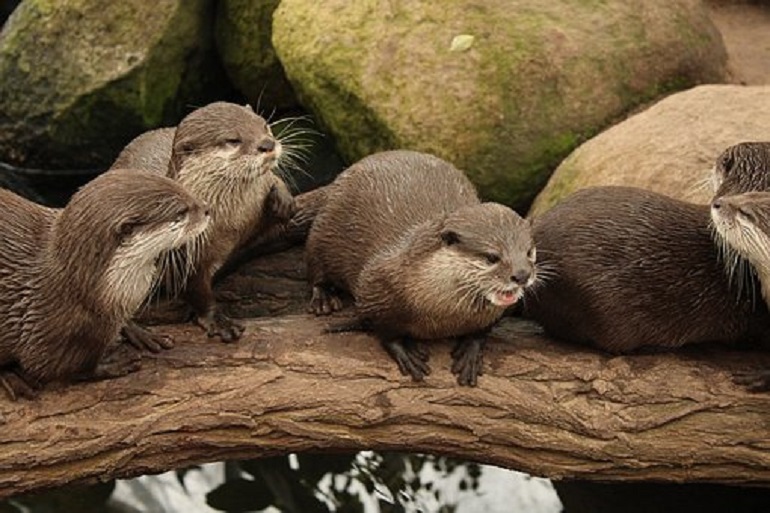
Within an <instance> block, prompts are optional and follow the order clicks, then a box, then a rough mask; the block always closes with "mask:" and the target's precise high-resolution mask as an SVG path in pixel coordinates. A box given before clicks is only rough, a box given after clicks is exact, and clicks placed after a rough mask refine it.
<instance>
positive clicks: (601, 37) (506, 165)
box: [274, 0, 721, 209]
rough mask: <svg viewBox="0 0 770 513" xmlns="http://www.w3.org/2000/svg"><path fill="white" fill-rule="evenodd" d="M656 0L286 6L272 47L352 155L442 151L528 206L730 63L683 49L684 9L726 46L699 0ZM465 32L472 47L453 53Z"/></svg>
mask: <svg viewBox="0 0 770 513" xmlns="http://www.w3.org/2000/svg"><path fill="white" fill-rule="evenodd" d="M652 3H653V4H654V5H652V6H648V5H647V4H645V6H640V4H635V3H628V2H621V1H620V0H606V1H582V2H549V1H546V0H540V1H535V2H528V3H526V5H522V4H523V2H515V3H513V4H511V3H510V2H507V1H504V0H492V1H487V2H478V1H477V0H453V1H452V2H446V3H441V4H438V3H430V2H428V3H422V4H419V5H418V6H413V8H411V9H408V10H404V9H401V8H399V7H398V6H390V7H389V8H388V9H386V10H385V11H386V12H377V10H376V9H375V6H377V5H380V4H378V3H376V2H373V1H362V2H355V3H351V2H345V1H344V0H329V2H325V3H324V5H323V7H321V6H319V5H318V4H316V3H314V2H312V1H311V0H282V2H281V6H280V7H279V8H278V10H277V11H276V15H275V24H274V31H275V32H274V43H275V46H276V50H277V52H278V54H279V55H280V57H281V59H282V61H283V63H284V65H285V67H286V70H287V74H288V76H289V79H290V81H291V82H292V83H293V84H294V85H295V88H296V90H297V91H298V93H299V94H300V99H301V101H302V102H303V104H304V105H305V106H307V107H309V108H311V110H313V111H314V113H315V114H316V115H317V117H318V118H319V119H321V120H322V121H323V123H324V125H325V126H326V127H327V128H328V130H330V131H331V133H332V134H333V136H334V138H335V140H336V141H337V143H338V146H339V149H340V150H341V152H342V153H343V154H344V155H345V156H346V157H347V158H348V159H350V160H355V159H358V158H360V157H362V156H364V155H366V154H369V153H371V152H374V151H378V150H381V149H386V148H390V147H396V146H399V147H407V148H412V149H418V150H422V151H430V152H433V153H436V154H437V155H439V156H441V157H443V158H446V159H448V160H451V161H452V162H454V163H455V164H457V165H458V166H459V167H461V168H462V169H464V170H466V171H467V172H468V174H469V176H470V177H471V179H472V180H473V181H474V183H476V184H477V186H478V187H479V189H480V192H481V194H482V195H483V196H484V197H485V198H488V199H492V200H496V201H500V202H503V203H506V204H508V205H511V206H514V207H518V208H519V209H521V208H522V207H524V206H525V205H526V204H527V203H528V202H529V200H530V199H531V198H532V197H533V196H534V195H535V194H536V193H537V192H538V191H539V189H540V188H541V187H542V186H543V184H545V182H546V181H547V180H548V177H549V175H550V174H551V172H552V171H553V169H555V168H556V166H557V165H558V164H559V163H560V161H561V160H562V159H564V158H565V157H566V156H567V155H568V154H569V153H570V152H571V151H572V150H574V149H575V148H576V147H577V145H578V144H580V143H581V142H582V141H584V140H585V139H587V138H588V137H590V136H592V135H594V134H596V133H598V132H599V131H600V130H601V129H603V128H605V127H606V126H608V125H609V124H610V123H612V122H614V121H616V120H617V119H618V117H619V116H621V115H623V113H624V112H627V111H628V110H629V109H631V108H633V107H635V106H637V105H639V104H640V103H641V102H644V101H647V100H649V99H650V98H653V97H656V96H658V95H660V94H662V93H663V92H665V91H668V90H670V88H677V87H682V86H684V85H687V84H689V80H691V79H697V77H701V76H711V75H713V74H714V70H715V69H717V68H719V66H720V64H719V63H718V62H717V63H714V62H713V61H712V60H710V59H709V58H707V56H704V55H701V54H698V53H695V54H694V53H693V52H689V51H688V50H687V48H686V47H684V46H683V45H681V44H672V41H676V34H675V33H672V31H671V29H670V27H671V23H670V21H669V20H668V16H669V15H670V14H671V13H672V12H679V11H678V10H677V9H679V10H681V11H682V12H685V13H686V14H687V16H689V18H688V19H689V20H690V24H691V25H692V26H693V28H692V30H693V31H694V32H695V33H699V34H704V33H705V34H706V36H704V37H706V39H707V40H708V41H709V44H710V45H712V46H714V47H719V45H721V42H720V41H719V40H718V38H712V37H710V36H709V35H708V27H706V28H704V26H703V23H702V20H701V19H700V18H699V14H698V9H699V7H697V6H694V4H692V3H689V2H678V1H677V2H673V4H676V5H674V6H673V7H672V6H671V5H672V3H671V2H667V1H664V0H653V2H652ZM375 12H376V14H377V15H373V14H374V13H375ZM648 24H655V25H654V26H652V27H651V28H650V29H649V30H648V29H647V27H648V26H650V25H648ZM457 34H470V35H473V36H474V44H473V46H472V47H471V48H469V49H468V50H467V51H465V52H450V51H449V45H450V42H451V41H452V38H453V37H454V36H456V35H457ZM693 63H695V65H694V66H693ZM684 69H687V71H688V72H687V73H681V72H680V71H681V70H684ZM680 77H681V78H680ZM469 105H470V106H472V108H467V107H468V106H469ZM568 186H569V184H566V185H565V187H568Z"/></svg>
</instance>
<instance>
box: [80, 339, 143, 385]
mask: <svg viewBox="0 0 770 513" xmlns="http://www.w3.org/2000/svg"><path fill="white" fill-rule="evenodd" d="M141 368H142V356H141V354H139V353H138V352H137V351H136V350H135V349H133V348H131V347H129V346H126V345H125V344H119V345H117V346H115V347H114V349H113V350H112V351H110V352H109V353H108V354H106V355H105V356H104V357H103V358H102V360H101V361H100V362H99V364H98V365H97V366H96V368H95V369H94V371H93V372H92V373H90V374H87V375H83V376H82V377H81V379H83V380H88V381H95V380H100V379H111V378H119V377H121V376H125V375H127V374H131V373H132V372H136V371H138V370H139V369H141Z"/></svg>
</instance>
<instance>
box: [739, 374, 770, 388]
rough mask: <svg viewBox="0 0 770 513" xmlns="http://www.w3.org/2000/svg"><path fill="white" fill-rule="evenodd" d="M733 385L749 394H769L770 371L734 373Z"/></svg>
mask: <svg viewBox="0 0 770 513" xmlns="http://www.w3.org/2000/svg"><path fill="white" fill-rule="evenodd" d="M733 383H735V384H736V385H743V386H744V387H746V389H747V390H748V391H749V392H770V369H763V370H753V371H738V372H734V373H733Z"/></svg>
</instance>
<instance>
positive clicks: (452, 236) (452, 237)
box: [441, 230, 460, 246]
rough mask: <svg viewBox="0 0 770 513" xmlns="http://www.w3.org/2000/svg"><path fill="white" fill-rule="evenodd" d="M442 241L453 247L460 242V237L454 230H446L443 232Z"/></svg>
mask: <svg viewBox="0 0 770 513" xmlns="http://www.w3.org/2000/svg"><path fill="white" fill-rule="evenodd" d="M441 240H443V241H444V244H446V245H447V246H451V245H452V244H457V243H458V242H460V235H458V233H457V232H455V231H452V230H444V231H443V232H441Z"/></svg>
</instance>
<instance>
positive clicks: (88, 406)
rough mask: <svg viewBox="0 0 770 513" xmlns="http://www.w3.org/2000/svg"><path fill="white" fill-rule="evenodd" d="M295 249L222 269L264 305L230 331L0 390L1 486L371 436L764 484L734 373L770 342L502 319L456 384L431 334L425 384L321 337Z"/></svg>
mask: <svg viewBox="0 0 770 513" xmlns="http://www.w3.org/2000/svg"><path fill="white" fill-rule="evenodd" d="M300 251H301V250H300V249H295V250H292V251H290V252H287V253H283V254H279V255H273V256H270V257H268V258H264V259H261V260H257V261H254V262H251V263H249V264H248V265H246V266H243V267H242V268H241V269H239V271H238V273H237V274H235V275H231V276H228V277H226V278H225V279H223V280H222V281H221V282H220V284H219V296H220V300H223V298H229V301H228V302H225V306H226V309H228V310H229V311H230V313H231V314H234V315H239V314H240V315H241V316H242V315H247V316H250V317H258V316H265V317H262V318H254V319H250V320H248V321H247V322H246V324H247V331H246V334H245V335H244V337H243V338H242V339H241V340H240V341H239V342H238V343H236V344H229V345H228V344H222V343H219V342H214V341H209V340H206V338H205V335H203V334H202V332H201V331H200V330H199V329H198V328H197V327H195V326H192V325H177V326H165V327H163V328H161V329H162V330H163V331H164V332H166V333H168V334H170V335H172V336H174V338H175V339H176V341H177V346H176V347H175V348H174V349H172V350H170V351H167V352H165V353H163V354H160V355H148V356H147V357H146V358H145V361H144V365H143V369H142V370H141V371H140V372H138V373H136V374H133V375H130V376H126V377H124V378H120V379H116V380H112V381H104V382H95V383H82V384H76V385H71V386H67V387H52V388H51V389H50V390H48V391H46V392H45V393H43V394H42V395H41V397H40V398H39V399H38V400H36V401H23V402H18V403H12V402H10V401H8V400H7V399H5V398H2V399H0V419H1V421H2V423H3V424H4V426H3V427H2V429H1V430H0V447H1V448H2V449H0V450H1V451H2V453H1V454H2V457H1V458H0V497H7V496H9V495H12V494H16V493H21V492H26V491H31V490H35V489H40V488H45V487H50V486H55V485H63V484H65V483H70V482H93V481H95V480H104V479H110V478H113V477H131V476H136V475H140V474H146V473H153V472H160V471H164V470H168V469H172V468H179V467H184V466H188V465H192V464H195V463H201V462H209V461H217V460H225V459H233V458H239V459H240V458H254V457H261V456H268V455H276V454H282V453H289V452H295V451H319V450H320V451H323V450H359V449H367V448H368V449H390V450H399V451H419V452H433V453H441V454H450V455H453V456H457V457H461V458H466V459H471V460H477V461H482V462H488V463H493V464H497V465H501V466H505V467H508V468H513V469H517V470H522V471H526V472H529V473H532V474H536V475H542V476H547V477H551V478H557V479H558V478H574V479H587V480H600V481H626V482H629V481H641V480H659V481H669V482H684V481H688V482H721V483H741V484H753V485H761V486H768V485H770V437H768V427H769V425H770V394H765V395H761V394H760V395H752V394H749V393H747V392H745V391H743V390H742V389H741V388H739V387H737V386H735V385H733V384H732V383H731V381H730V376H729V372H730V371H731V370H736V369H742V368H753V367H755V366H760V365H770V355H765V354H760V353H741V352H737V351H735V352H728V351H717V350H714V349H707V350H699V351H691V352H687V353H682V354H676V355H666V354H660V355H638V356H634V357H611V356H608V355H604V354H601V353H598V352H594V351H591V350H588V349H583V348H575V347H571V346H567V345H564V344H558V343H555V342H552V341H549V340H548V339H546V338H545V337H543V336H542V335H540V334H539V333H538V332H537V330H536V328H535V327H534V326H533V325H532V324H530V323H527V322H524V321H521V320H518V319H513V318H506V319H504V320H503V322H502V323H501V324H500V325H499V326H498V327H497V328H496V329H495V330H494V331H493V332H492V335H491V337H490V343H489V344H488V350H487V355H486V367H485V370H486V373H485V374H484V375H483V376H482V377H481V379H480V384H479V386H478V387H477V388H475V389H471V388H461V387H458V386H457V385H456V384H455V381H454V377H453V376H452V375H451V374H450V372H449V370H448V369H449V365H450V360H449V350H450V344H449V343H445V342H437V343H434V344H432V345H431V352H432V358H431V366H432V368H433V374H432V375H431V376H429V377H428V378H427V380H426V381H425V382H424V383H413V382H411V381H409V380H408V379H407V378H405V377H403V376H401V375H399V373H398V371H397V369H396V365H395V364H394V363H393V362H392V361H391V360H390V359H389V358H388V357H387V356H386V354H385V353H384V351H383V350H382V349H381V348H380V346H379V344H378V343H377V342H376V341H375V339H373V338H372V337H370V336H369V335H366V334H357V333H355V334H324V333H323V328H324V327H325V326H326V325H327V323H328V322H329V320H328V319H320V320H319V319H316V318H313V317H311V316H308V315H305V314H297V313H296V312H299V311H301V310H303V309H304V302H305V294H306V291H305V284H304V283H303V282H302V277H303V275H304V269H303V266H302V263H301V258H298V256H299V252H300ZM239 298H240V299H239ZM169 311H170V310H169ZM171 317H173V315H169V316H168V317H167V318H171ZM158 318H160V317H158Z"/></svg>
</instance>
